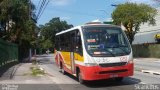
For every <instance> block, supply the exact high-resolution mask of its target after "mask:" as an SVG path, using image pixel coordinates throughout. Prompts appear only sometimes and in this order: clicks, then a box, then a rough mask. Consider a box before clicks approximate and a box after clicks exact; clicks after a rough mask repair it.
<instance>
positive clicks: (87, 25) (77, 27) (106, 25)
mask: <svg viewBox="0 0 160 90" xmlns="http://www.w3.org/2000/svg"><path fill="white" fill-rule="evenodd" d="M90 26H91V27H92V26H93V27H94V26H95V27H96V26H105V27H117V28H121V27H120V26H117V25H112V24H85V25H80V26H76V27H73V28H70V29H67V30H65V31H61V32H59V33H57V34H56V35H60V34H63V33H66V32H69V31H72V30H75V29H79V28H81V27H90Z"/></svg>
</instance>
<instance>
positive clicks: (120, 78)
mask: <svg viewBox="0 0 160 90" xmlns="http://www.w3.org/2000/svg"><path fill="white" fill-rule="evenodd" d="M115 80H116V81H117V82H122V80H123V77H118V78H115Z"/></svg>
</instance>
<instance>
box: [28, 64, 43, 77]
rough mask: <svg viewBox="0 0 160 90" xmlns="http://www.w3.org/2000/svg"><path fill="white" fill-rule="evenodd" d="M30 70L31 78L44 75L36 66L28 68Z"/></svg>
mask: <svg viewBox="0 0 160 90" xmlns="http://www.w3.org/2000/svg"><path fill="white" fill-rule="evenodd" d="M30 69H31V75H33V76H40V75H44V74H45V72H44V70H42V69H40V68H39V67H38V66H35V67H30Z"/></svg>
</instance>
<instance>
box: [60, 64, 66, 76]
mask: <svg viewBox="0 0 160 90" xmlns="http://www.w3.org/2000/svg"><path fill="white" fill-rule="evenodd" d="M61 72H62V74H63V75H65V74H66V71H65V70H64V66H63V64H62V63H61Z"/></svg>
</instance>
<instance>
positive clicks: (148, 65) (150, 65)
mask: <svg viewBox="0 0 160 90" xmlns="http://www.w3.org/2000/svg"><path fill="white" fill-rule="evenodd" d="M134 62H135V68H140V69H143V70H159V69H160V59H154V58H150V59H147V58H137V59H135V60H134ZM159 71H160V70H159Z"/></svg>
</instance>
